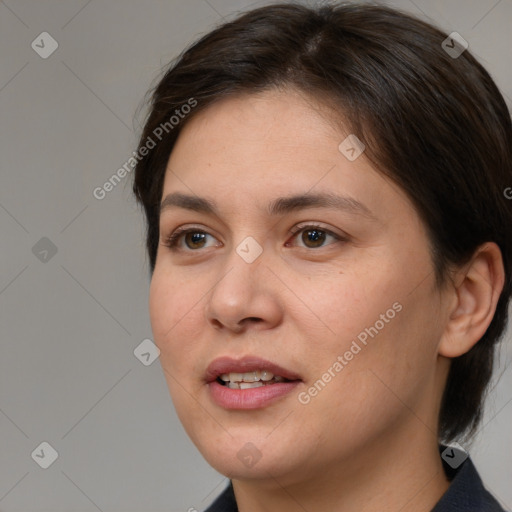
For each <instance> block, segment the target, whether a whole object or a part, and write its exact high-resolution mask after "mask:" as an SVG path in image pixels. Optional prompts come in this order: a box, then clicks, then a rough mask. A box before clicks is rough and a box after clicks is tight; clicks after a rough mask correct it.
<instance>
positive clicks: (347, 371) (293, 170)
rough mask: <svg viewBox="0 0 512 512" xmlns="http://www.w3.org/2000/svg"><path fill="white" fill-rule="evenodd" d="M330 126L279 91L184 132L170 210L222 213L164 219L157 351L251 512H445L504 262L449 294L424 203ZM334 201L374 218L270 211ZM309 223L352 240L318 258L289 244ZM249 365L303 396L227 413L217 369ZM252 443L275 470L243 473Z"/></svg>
mask: <svg viewBox="0 0 512 512" xmlns="http://www.w3.org/2000/svg"><path fill="white" fill-rule="evenodd" d="M325 113H326V112H325V111H324V109H323V108H322V106H321V105H319V104H317V103H315V102H314V101H313V100H312V99H309V98H307V97H305V96H304V95H302V94H300V93H298V92H297V91H294V90H288V91H278V90H273V91H267V92H264V93H259V94H251V95H239V96H237V97H232V98H229V99H225V100H222V101H220V102H218V103H216V104H215V105H213V106H210V107H209V108H207V109H206V110H204V111H203V112H200V113H199V114H198V115H197V116H195V117H194V118H193V119H191V120H190V121H189V122H187V124H186V125H185V126H184V128H183V130H182V132H181V134H180V136H179V138H178V141H177V144H176V146H175V148H174V150H173V152H172V155H171V157H170V159H169V163H168V167H167V172H166V176H165V182H164V189H163V195H162V198H164V197H166V196H167V194H169V193H172V192H182V193H185V194H192V195H198V196H201V197H207V198H209V199H212V200H214V201H215V202H216V203H217V205H218V209H219V211H218V215H211V214H205V213H200V212H194V211H191V210H188V209H184V208H180V207H170V208H168V209H166V210H164V211H163V212H162V215H161V220H160V234H161V244H160V245H159V247H158V253H157V260H156V266H155V271H154V274H153V277H152V281H151V287H150V315H151V324H152V328H153V334H154V338H155V343H156V344H157V346H158V347H159V349H160V351H161V355H160V361H161V364H162V367H163V369H164V372H165V377H166V380H167V383H168V386H169V390H170V394H171V396H172V399H173V403H174V405H175V408H176V411H177V413H178V415H179V417H180V420H181V422H182V423H183V426H184V428H185V429H186V431H187V433H188V435H189V436H190V438H191V439H192V441H193V442H194V443H195V445H196V446H197V448H198V449H199V450H200V452H201V453H202V454H203V456H204V457H205V459H206V460H207V461H208V462H209V463H210V464H211V465H212V466H213V467H214V468H215V469H217V470H218V471H219V472H221V473H223V474H224V475H226V476H228V477H229V478H231V479H232V481H233V485H234V489H235V494H236V498H237V502H238V506H239V509H240V511H241V512H249V511H251V512H260V511H261V512H263V511H267V512H270V511H277V510H288V511H292V512H294V511H304V510H308V511H311V510H325V511H333V512H334V511H337V512H352V511H356V510H357V511H359V512H360V511H365V512H371V511H379V512H382V511H388V510H389V511H397V510H401V511H408V510H411V511H413V510H414V511H415V512H421V511H429V510H431V508H432V507H433V506H434V505H435V503H436V502H437V501H438V500H439V499H440V497H441V496H442V494H443V493H444V492H445V491H446V489H447V488H448V486H449V482H448V481H447V479H446V477H445V475H444V472H443V469H442V465H441V459H440V457H439V453H438V445H437V418H438V414H439V406H440V400H441V395H442V391H443V388H444V385H445V382H446V377H447V374H448V370H449V365H450V358H451V357H456V356H457V355H460V354H463V353H464V352H466V351H467V350H469V349H470V348H471V346H473V345H474V344H475V343H476V342H477V341H478V340H479V339H480V337H481V336H482V335H483V334H484V332H485V330H486V328H487V326H488V325H489V323H490V321H491V320H492V316H493V314H494V310H495V307H496V302H497V299H498V297H499V293H500V291H501V288H502V286H503V265H502V262H501V255H500V251H499V249H498V248H497V246H496V245H495V244H492V243H489V244H486V245H485V246H482V247H481V248H479V250H478V251H476V252H475V255H474V258H473V259H472V260H471V261H470V262H469V263H468V264H467V265H465V266H464V268H460V269H454V271H453V282H450V283H449V284H447V285H446V286H445V287H443V288H442V289H439V288H438V287H437V286H436V283H435V279H434V272H433V264H432V259H431V257H430V252H429V244H428V238H427V234H426V231H425V228H424V226H423V224H422V222H421V220H420V219H419V217H418V214H417V213H416V211H415V209H414V207H413V205H412V204H411V202H410V201H409V199H408V197H407V196H406V195H405V193H404V192H403V191H402V190H401V189H400V188H399V187H397V186H396V185H395V184H393V183H392V182H391V181H390V180H389V179H387V178H386V177H384V176H383V175H382V174H380V173H378V172H377V171H376V170H375V169H374V168H373V167H372V165H371V164H370V163H369V161H368V160H367V159H366V157H365V155H364V153H363V154H362V155H361V156H360V157H359V158H357V159H356V160H354V161H349V160H348V159H347V158H346V157H345V156H344V155H343V154H342V153H341V152H340V151H339V149H338V146H339V144H340V142H342V141H343V140H344V139H345V137H346V136H347V135H348V133H347V132H345V133H343V132H342V131H341V130H340V129H339V128H336V127H335V126H334V125H333V123H330V122H329V121H328V120H327V118H326V116H325ZM333 191H334V192H336V193H337V194H340V195H346V196H350V197H352V198H354V199H356V200H357V201H359V202H361V203H363V204H364V205H366V207H367V208H368V209H369V210H370V211H371V213H372V215H373V217H374V218H368V217H365V216H363V215H361V214H359V213H355V212H352V211H345V210H342V209H336V208H304V209H300V210H298V211H293V212H288V213H286V214H284V215H280V216H269V215H268V213H267V212H266V207H267V205H268V203H269V202H271V201H272V200H274V199H275V198H277V197H280V196H288V195H292V194H300V193H307V192H310V193H320V192H333ZM310 222H313V223H316V224H320V225H321V226H322V227H321V228H317V229H322V228H323V229H327V230H329V231H332V232H334V233H335V234H337V235H340V236H342V237H345V239H344V240H341V241H339V240H336V238H334V237H332V236H326V238H325V240H324V241H323V242H317V244H316V245H315V242H314V239H312V238H311V237H310V238H308V237H307V231H308V229H305V230H304V229H303V230H302V231H299V232H298V234H296V235H292V234H290V232H289V230H290V229H291V228H293V227H294V226H297V225H300V226H304V227H306V226H307V225H308V224H309V223H310ZM179 226H190V227H191V228H197V230H199V231H200V232H201V231H202V232H206V233H208V234H209V235H208V236H207V237H206V239H205V240H204V241H203V242H202V244H203V245H201V243H197V238H196V239H193V238H192V239H191V238H190V235H189V236H188V237H187V238H185V237H182V238H181V240H180V241H179V246H178V250H177V251H172V250H171V249H170V248H169V247H167V246H166V245H165V240H166V237H167V236H168V235H169V234H171V233H172V232H173V231H175V230H176V228H177V227H179ZM248 236H251V237H253V238H254V239H255V240H256V241H257V242H258V243H259V244H260V246H261V248H262V249H263V252H262V254H261V255H260V256H259V257H258V258H257V259H256V260H255V261H254V262H253V263H247V262H246V261H244V260H243V259H242V258H241V257H240V256H239V255H238V254H237V252H236V248H237V246H238V245H239V244H240V242H241V241H242V240H244V239H245V238H246V237H248ZM186 241H188V244H189V245H188V246H187V245H186V243H185V242H186ZM194 242H195V245H194ZM322 243H323V245H322ZM317 245H319V246H317ZM396 302H398V303H399V304H400V305H401V306H402V309H401V311H400V312H398V313H397V314H396V315H395V316H394V318H393V319H392V320H389V321H388V322H387V323H385V326H384V327H383V328H382V329H380V330H379V332H378V335H376V336H375V337H374V338H369V339H368V343H367V345H366V346H364V347H363V348H362V350H361V351H360V352H359V353H357V354H356V355H354V357H353V359H352V360H351V361H349V362H348V364H347V365H346V366H344V368H343V370H342V371H340V372H339V373H337V374H336V376H335V377H334V378H332V379H331V381H330V382H329V383H328V384H327V385H326V386H325V387H324V388H323V389H322V391H321V392H319V393H318V394H317V395H316V396H314V397H312V398H311V400H310V401H309V403H308V404H302V403H300V402H299V400H298V393H300V392H307V390H308V389H309V388H310V387H311V386H313V385H314V383H315V381H317V380H318V379H320V378H321V377H322V375H323V374H325V372H327V371H328V369H329V368H332V366H333V363H334V362H335V361H336V360H337V357H338V356H339V355H343V354H344V353H345V352H346V351H347V350H349V348H350V346H351V343H352V341H353V340H354V339H356V337H357V335H358V334H359V333H361V332H362V331H364V330H365V328H368V327H370V326H374V325H375V323H376V321H377V320H379V319H380V318H381V316H380V315H382V314H385V313H386V311H387V310H389V309H390V308H391V307H392V305H393V304H394V303H396ZM247 354H251V355H258V356H260V357H263V358H265V359H269V360H271V361H273V362H275V363H277V364H279V365H281V366H283V367H285V368H288V369H290V370H293V371H294V372H296V373H298V374H299V375H300V376H301V379H302V382H301V383H300V384H299V386H298V387H297V388H296V389H297V390H296V392H295V391H294V392H292V393H291V394H289V395H287V396H285V397H283V398H281V399H280V400H278V401H277V402H275V403H273V404H271V405H270V406H268V407H265V408H261V409H257V410H244V411H227V410H225V409H223V408H221V407H219V406H218V405H216V404H215V403H214V402H213V401H212V400H211V398H210V395H209V389H208V387H207V385H206V384H205V380H204V374H205V370H206V368H207V366H208V364H210V363H211V361H213V360H214V359H215V358H217V357H220V356H225V355H229V356H232V357H235V358H238V357H242V356H244V355H247ZM248 442H250V443H252V444H253V445H254V446H256V448H257V450H258V451H259V453H260V454H261V458H260V460H259V461H258V462H257V463H256V464H254V465H253V466H252V467H248V466H246V465H245V464H243V463H242V462H241V460H240V459H239V458H238V457H237V453H238V452H239V450H241V449H243V447H244V446H245V445H246V443H248Z"/></svg>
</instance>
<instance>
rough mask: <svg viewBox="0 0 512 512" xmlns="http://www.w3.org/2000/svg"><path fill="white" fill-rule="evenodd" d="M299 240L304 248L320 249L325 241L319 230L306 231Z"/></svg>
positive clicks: (323, 234) (323, 233)
mask: <svg viewBox="0 0 512 512" xmlns="http://www.w3.org/2000/svg"><path fill="white" fill-rule="evenodd" d="M301 238H302V241H303V242H304V245H306V247H321V246H322V244H323V243H324V241H325V239H326V233H325V231H320V230H319V229H307V230H304V231H303V232H302V237H301Z"/></svg>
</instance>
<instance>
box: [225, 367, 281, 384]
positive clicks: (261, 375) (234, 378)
mask: <svg viewBox="0 0 512 512" xmlns="http://www.w3.org/2000/svg"><path fill="white" fill-rule="evenodd" d="M220 378H221V380H223V381H224V382H230V381H231V382H251V383H252V382H258V381H260V380H262V381H264V382H267V381H269V380H272V379H273V378H274V374H273V373H272V372H269V371H268V370H261V371H260V370H256V371H255V372H246V373H236V372H231V373H223V374H222V375H221V376H220ZM275 378H276V379H277V380H280V381H283V380H284V379H283V377H279V376H277V377H275Z"/></svg>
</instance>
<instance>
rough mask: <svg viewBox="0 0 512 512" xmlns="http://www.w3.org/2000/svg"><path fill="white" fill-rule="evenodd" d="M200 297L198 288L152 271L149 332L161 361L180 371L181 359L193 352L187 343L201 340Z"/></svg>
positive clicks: (201, 303)
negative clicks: (150, 329) (178, 368)
mask: <svg viewBox="0 0 512 512" xmlns="http://www.w3.org/2000/svg"><path fill="white" fill-rule="evenodd" d="M202 295H203V294H202V293H200V290H198V289H197V286H195V287H194V286H190V285H187V283H183V282H181V281H180V280H178V279H175V278H174V276H172V275H170V274H169V273H167V272H163V271H160V270H158V269H155V272H154V274H153V278H152V280H151V286H150V289H149V312H150V321H151V328H152V330H153V336H154V338H155V344H156V345H157V346H158V348H159V349H160V351H161V358H162V360H163V361H165V362H169V363H172V365H173V366H176V367H178V366H179V367H181V366H182V363H183V361H182V359H183V358H184V357H187V354H189V353H190V351H191V350H192V349H193V347H192V346H191V344H190V343H189V342H190V340H194V339H200V338H199V334H200V332H201V330H202V329H203V326H202V323H201V321H200V318H199V315H201V311H202V309H201V308H204V303H203V302H202V301H201V297H202ZM183 340H188V342H187V343H184V342H183Z"/></svg>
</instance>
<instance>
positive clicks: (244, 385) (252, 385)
mask: <svg viewBox="0 0 512 512" xmlns="http://www.w3.org/2000/svg"><path fill="white" fill-rule="evenodd" d="M264 385H265V384H263V382H259V381H258V382H240V384H239V386H240V389H251V388H259V387H261V386H264Z"/></svg>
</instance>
